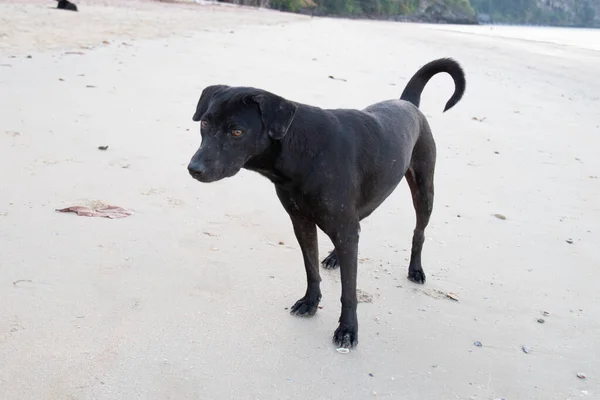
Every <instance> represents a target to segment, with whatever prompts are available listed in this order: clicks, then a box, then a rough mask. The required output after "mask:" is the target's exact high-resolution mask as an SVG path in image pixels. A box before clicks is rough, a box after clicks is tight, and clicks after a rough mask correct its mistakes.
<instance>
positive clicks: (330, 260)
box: [321, 250, 340, 269]
mask: <svg viewBox="0 0 600 400" xmlns="http://www.w3.org/2000/svg"><path fill="white" fill-rule="evenodd" d="M321 265H322V266H323V268H325V269H336V268H338V267H339V266H340V262H339V261H338V258H337V254H335V250H333V251H332V252H331V253H329V255H328V256H327V257H325V258H324V259H323V261H321Z"/></svg>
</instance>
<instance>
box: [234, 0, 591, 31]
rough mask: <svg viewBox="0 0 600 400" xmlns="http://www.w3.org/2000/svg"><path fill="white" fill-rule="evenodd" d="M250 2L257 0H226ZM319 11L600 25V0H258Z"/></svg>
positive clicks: (462, 20) (288, 8)
mask: <svg viewBox="0 0 600 400" xmlns="http://www.w3.org/2000/svg"><path fill="white" fill-rule="evenodd" d="M223 1H235V2H240V3H249V2H254V1H256V0H223ZM258 1H260V3H261V4H262V5H268V6H269V7H271V8H274V9H278V10H282V11H292V12H303V13H311V14H315V15H330V16H345V17H365V18H390V19H413V20H421V21H431V22H455V23H477V22H478V21H479V22H484V23H487V22H493V23H510V24H531V25H554V26H587V27H592V26H600V0H258Z"/></svg>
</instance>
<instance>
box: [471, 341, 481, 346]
mask: <svg viewBox="0 0 600 400" xmlns="http://www.w3.org/2000/svg"><path fill="white" fill-rule="evenodd" d="M473 344H474V345H475V347H482V346H483V344H481V342H480V341H479V340H478V341H476V342H474V343H473Z"/></svg>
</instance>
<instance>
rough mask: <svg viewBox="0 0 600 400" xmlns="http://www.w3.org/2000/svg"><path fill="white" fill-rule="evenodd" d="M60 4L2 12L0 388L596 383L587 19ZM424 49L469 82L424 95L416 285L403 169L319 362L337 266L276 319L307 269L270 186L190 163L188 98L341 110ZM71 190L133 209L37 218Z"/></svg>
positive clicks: (433, 85) (464, 387) (598, 142)
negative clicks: (428, 181)
mask: <svg viewBox="0 0 600 400" xmlns="http://www.w3.org/2000/svg"><path fill="white" fill-rule="evenodd" d="M77 4H78V6H79V7H80V12H79V13H70V12H65V11H57V10H53V9H52V8H51V7H52V6H54V2H52V1H42V0H39V1H38V0H36V1H23V0H21V1H11V2H7V1H0V398H1V399H3V400H13V399H15V400H16V399H18V400H29V399H32V400H33V399H35V400H38V399H302V400H304V399H342V398H343V399H369V398H387V399H402V400H411V399H420V400H438V399H440V400H445V399H478V400H479V399H483V400H487V399H500V398H505V399H511V400H512V399H519V400H520V399H540V400H542V399H543V400H550V399H557V400H565V399H578V398H580V397H585V398H589V399H597V398H600V385H599V382H600V362H599V361H598V354H600V341H599V339H598V335H599V332H600V294H599V293H600V291H599V290H598V278H599V277H600V271H599V267H600V256H599V245H598V243H600V212H599V210H600V205H599V204H600V202H599V201H598V199H599V198H600V179H599V178H598V177H599V176H600V158H599V157H598V149H600V126H599V125H600V115H599V110H600V101H599V99H600V97H599V96H600V79H598V71H600V53H599V52H598V50H599V49H598V48H597V47H594V46H593V45H589V43H600V41H598V40H597V38H598V37H600V36H599V35H598V33H597V32H595V31H587V34H586V35H581V34H573V33H572V32H573V31H569V30H555V29H531V28H527V29H522V30H521V29H518V28H511V29H509V30H508V29H504V30H503V29H501V28H498V29H496V28H494V30H490V28H489V27H470V28H468V29H466V28H462V27H452V26H427V25H418V24H401V23H385V22H368V21H348V20H332V19H317V18H314V19H311V18H308V17H304V16H298V15H292V14H283V13H277V12H272V11H265V10H253V9H248V8H239V7H232V6H218V5H192V4H169V3H159V2H150V1H142V0H139V1H122V2H117V1H104V2H95V1H94V2H92V1H86V2H79V3H77ZM490 32H492V33H490ZM532 32H533V33H532ZM593 35H595V36H593ZM577 38H579V39H577ZM594 38H596V41H594V40H595V39H594ZM586 43H587V44H586ZM28 56H31V58H28ZM444 56H451V57H454V58H456V59H457V60H458V61H459V62H461V63H462V64H463V66H464V68H465V70H466V72H467V81H468V85H467V93H466V96H465V98H464V100H463V101H462V102H460V103H459V104H458V105H457V106H456V108H455V109H452V110H451V111H449V112H447V113H445V114H442V112H441V111H442V108H443V105H444V104H445V102H446V100H447V99H448V97H449V96H450V94H451V93H452V89H453V86H452V83H451V80H450V79H449V78H448V77H447V76H438V77H436V78H434V79H433V80H432V81H431V82H430V84H429V85H428V86H427V87H426V89H425V91H424V94H423V102H422V105H421V108H422V109H423V110H424V112H425V113H426V115H428V117H429V121H430V123H431V125H432V128H433V131H434V135H435V138H436V141H437V144H438V164H437V175H436V202H435V208H434V214H433V217H432V220H431V224H430V226H429V228H428V230H427V237H428V240H427V242H426V245H425V248H424V254H423V258H424V267H425V271H426V273H427V274H428V278H429V279H428V281H427V284H426V285H425V286H417V285H414V284H412V283H410V282H408V281H407V280H406V270H407V264H408V261H407V260H408V256H409V251H410V244H411V235H412V229H413V226H414V211H413V209H412V204H411V200H410V195H409V192H408V189H407V187H406V184H405V183H401V185H400V186H399V187H398V189H397V190H396V192H395V193H394V194H393V195H392V196H390V198H389V199H388V200H387V201H386V202H385V203H384V205H383V206H382V207H381V208H380V209H379V210H378V211H376V212H375V213H374V214H373V215H372V216H371V217H370V218H368V219H367V220H366V221H364V222H363V226H362V234H361V245H360V255H359V257H360V266H359V287H360V289H361V290H363V291H364V292H366V293H368V294H371V295H373V301H372V303H361V304H360V305H359V310H358V314H359V321H360V336H359V339H360V344H359V346H358V348H357V349H356V350H354V351H352V352H351V353H349V354H340V353H338V352H336V350H335V348H334V346H333V345H332V343H331V336H332V333H333V331H334V329H335V328H336V326H337V318H338V315H339V310H340V307H339V296H340V282H339V272H337V271H333V272H329V271H322V276H323V283H322V290H323V300H322V303H321V304H322V306H323V308H322V309H320V310H319V312H318V313H317V315H316V316H315V317H314V318H312V319H301V318H296V317H293V316H290V315H289V314H288V311H287V310H286V307H289V306H291V305H292V304H293V303H294V302H295V300H297V299H298V298H299V297H301V296H302V295H303V293H304V290H305V286H304V285H305V284H304V282H305V276H304V268H303V265H302V257H301V254H300V251H299V249H298V245H297V243H296V241H295V238H294V235H293V231H292V228H291V224H290V223H289V219H288V217H287V215H286V213H285V212H284V210H283V209H282V207H281V205H280V204H279V202H278V200H277V197H276V195H275V192H274V190H273V187H272V185H271V184H270V183H269V182H268V181H267V180H266V179H264V178H262V177H260V176H259V175H257V174H254V173H250V172H246V171H242V172H240V173H239V174H238V175H237V176H235V177H233V178H231V179H227V180H225V181H222V182H218V183H214V184H200V183H198V182H195V181H194V180H192V179H191V178H190V177H189V175H188V173H187V170H186V165H187V162H188V161H189V159H190V157H191V156H192V154H193V153H194V151H195V150H196V148H197V146H198V144H199V141H200V140H199V135H198V126H197V124H195V123H193V122H192V121H191V117H192V115H193V112H194V109H195V105H196V102H197V100H198V96H199V95H200V92H201V90H202V88H204V87H205V86H207V85H210V84H216V83H223V84H230V85H251V86H258V87H262V88H264V89H267V90H271V91H274V92H276V93H278V94H280V95H283V96H285V97H288V98H290V99H293V100H296V101H301V102H305V103H310V104H314V105H319V106H322V107H353V108H362V107H364V106H367V105H368V104H370V103H372V102H375V101H379V100H384V99H389V98H397V97H399V95H400V93H401V91H402V89H403V87H404V85H405V83H406V82H407V80H408V79H409V78H410V77H411V76H412V74H413V73H414V72H416V70H417V69H418V68H419V67H420V66H421V65H423V64H424V63H426V62H428V61H430V60H432V59H434V58H438V57H444ZM329 75H333V76H335V77H339V78H343V79H346V82H344V81H339V80H331V79H329V78H328V76H329ZM315 134H318V132H315ZM102 145H108V146H109V147H108V149H107V150H106V151H100V150H98V149H97V148H98V146H102ZM93 201H103V202H106V203H108V204H113V205H118V206H121V207H124V208H127V209H131V210H133V215H132V216H130V217H128V218H125V219H116V220H109V219H101V218H88V217H79V216H75V215H74V214H61V213H57V212H55V211H54V210H55V209H56V208H62V207H67V206H71V205H85V204H89V203H90V202H93ZM494 214H502V215H504V216H505V217H506V219H505V220H503V219H499V218H497V217H495V216H494ZM320 238H321V239H320V250H321V255H322V256H325V255H326V254H327V251H328V250H330V249H331V243H330V242H329V240H327V238H326V237H325V236H323V235H322V236H321V237H320ZM567 241H569V242H571V241H572V243H568V242H567ZM280 242H282V243H283V244H280ZM594 243H595V244H594ZM448 292H453V293H455V294H456V295H457V296H458V299H459V301H458V302H455V301H453V300H450V299H448V298H446V297H445V294H446V293H448ZM544 311H546V312H547V313H549V315H546V316H544V315H543V312H544ZM539 318H543V319H544V320H545V323H543V324H542V323H539V322H537V320H538V319H539ZM475 341H480V342H481V343H482V347H476V346H475V345H474V342H475ZM523 346H526V348H527V349H529V350H530V352H529V354H525V353H524V352H523V351H522V347H523ZM577 373H584V374H586V375H587V379H579V378H578V377H577ZM370 374H371V375H372V376H371V375H370Z"/></svg>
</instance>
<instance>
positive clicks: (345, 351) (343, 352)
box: [335, 347, 350, 354]
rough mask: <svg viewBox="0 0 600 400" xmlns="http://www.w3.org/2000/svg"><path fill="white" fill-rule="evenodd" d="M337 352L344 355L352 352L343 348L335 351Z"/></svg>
mask: <svg viewBox="0 0 600 400" xmlns="http://www.w3.org/2000/svg"><path fill="white" fill-rule="evenodd" d="M335 350H336V351H337V352H338V353H342V354H348V353H350V350H349V349H346V348H343V347H340V348H337V349H335Z"/></svg>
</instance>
